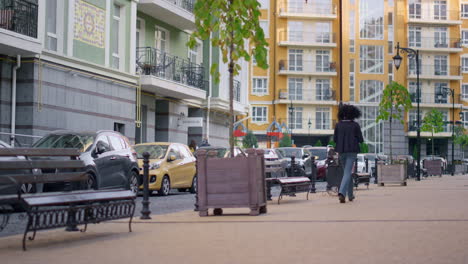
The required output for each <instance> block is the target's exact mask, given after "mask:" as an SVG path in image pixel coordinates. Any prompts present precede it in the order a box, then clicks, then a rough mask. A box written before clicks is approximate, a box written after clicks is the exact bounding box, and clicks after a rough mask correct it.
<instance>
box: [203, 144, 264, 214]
mask: <svg viewBox="0 0 468 264" xmlns="http://www.w3.org/2000/svg"><path fill="white" fill-rule="evenodd" d="M213 151H215V150H211V151H206V150H200V151H199V152H198V153H197V168H198V206H199V207H198V210H199V215H200V216H207V215H208V209H209V208H213V209H214V214H215V215H221V214H222V212H223V211H222V209H223V208H242V207H246V208H249V209H250V215H259V214H261V213H266V212H267V208H266V201H267V197H266V180H265V160H264V157H263V151H262V150H255V149H248V150H247V154H248V156H247V157H241V156H237V157H234V158H214V157H212V156H216V155H213V153H211V152H213Z"/></svg>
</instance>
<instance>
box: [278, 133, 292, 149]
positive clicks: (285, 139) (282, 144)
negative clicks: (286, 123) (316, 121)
mask: <svg viewBox="0 0 468 264" xmlns="http://www.w3.org/2000/svg"><path fill="white" fill-rule="evenodd" d="M279 146H280V148H284V147H292V140H291V137H290V136H289V134H284V135H283V138H282V139H281V141H280V143H279Z"/></svg>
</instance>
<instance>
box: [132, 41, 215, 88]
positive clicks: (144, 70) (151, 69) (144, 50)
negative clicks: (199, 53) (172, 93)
mask: <svg viewBox="0 0 468 264" xmlns="http://www.w3.org/2000/svg"><path fill="white" fill-rule="evenodd" d="M136 53H137V61H136V64H137V72H140V73H141V74H142V75H152V76H156V77H158V78H162V79H166V80H170V81H175V82H178V83H182V84H186V85H188V86H192V87H195V88H198V89H202V90H205V91H206V90H207V89H206V88H207V81H206V80H205V71H204V68H203V67H202V66H201V65H199V64H196V63H193V62H190V61H189V60H187V59H183V58H179V57H177V56H174V55H172V54H169V53H166V52H163V51H160V50H158V49H155V48H151V47H140V48H137V52H136Z"/></svg>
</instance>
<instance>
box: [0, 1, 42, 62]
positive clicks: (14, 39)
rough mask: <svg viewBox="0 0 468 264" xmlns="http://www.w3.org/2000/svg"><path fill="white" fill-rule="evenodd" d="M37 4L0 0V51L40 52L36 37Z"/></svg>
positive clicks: (7, 53)
mask: <svg viewBox="0 0 468 264" xmlns="http://www.w3.org/2000/svg"><path fill="white" fill-rule="evenodd" d="M37 23H38V5H37V3H33V2H32V1H26V0H0V51H1V52H0V53H1V54H6V55H9V56H14V55H25V56H28V55H34V54H40V53H41V50H42V45H41V43H40V42H39V40H38V39H37Z"/></svg>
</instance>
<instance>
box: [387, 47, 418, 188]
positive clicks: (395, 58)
mask: <svg viewBox="0 0 468 264" xmlns="http://www.w3.org/2000/svg"><path fill="white" fill-rule="evenodd" d="M396 50H397V54H396V55H395V56H393V63H395V68H396V69H397V70H398V69H399V68H400V65H401V62H402V60H403V58H402V57H401V56H400V51H401V52H402V53H406V54H408V57H409V58H414V59H415V60H416V100H417V101H416V103H417V124H416V150H417V156H418V157H417V162H418V163H417V164H416V180H417V181H420V180H421V117H420V110H419V101H420V100H421V89H420V87H419V51H418V50H414V49H410V48H402V47H400V42H398V43H397V46H396Z"/></svg>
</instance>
